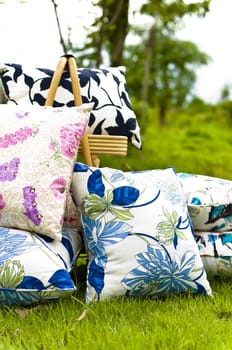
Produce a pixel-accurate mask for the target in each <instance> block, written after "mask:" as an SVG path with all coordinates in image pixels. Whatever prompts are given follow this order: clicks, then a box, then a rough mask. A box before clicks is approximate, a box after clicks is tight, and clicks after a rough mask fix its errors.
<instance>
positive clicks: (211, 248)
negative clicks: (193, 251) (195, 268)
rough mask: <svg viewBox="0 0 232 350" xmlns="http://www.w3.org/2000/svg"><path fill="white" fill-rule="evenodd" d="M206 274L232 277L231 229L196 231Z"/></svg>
mask: <svg viewBox="0 0 232 350" xmlns="http://www.w3.org/2000/svg"><path fill="white" fill-rule="evenodd" d="M195 236H196V241H197V244H198V248H199V251H200V255H201V259H202V261H203V264H204V267H205V270H206V272H207V276H208V277H210V278H212V277H215V276H218V277H230V278H231V277H232V231H230V232H229V231H225V232H217V233H216V232H199V231H197V232H196V235H195Z"/></svg>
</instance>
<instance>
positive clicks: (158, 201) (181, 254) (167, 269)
mask: <svg viewBox="0 0 232 350" xmlns="http://www.w3.org/2000/svg"><path fill="white" fill-rule="evenodd" d="M170 190H172V191H173V192H174V193H175V194H177V197H176V196H172V195H170ZM72 193H73V196H74V199H75V202H76V203H77V204H78V207H79V208H80V210H81V216H82V223H83V230H84V239H85V244H86V248H87V251H88V255H89V264H88V273H87V291H86V301H87V302H91V301H93V300H101V299H104V298H110V297H114V296H119V295H126V296H140V297H149V298H150V297H160V296H164V295H166V294H168V293H180V292H192V293H200V294H204V295H210V294H211V288H210V285H209V282H208V280H207V277H206V273H205V271H204V267H203V264H202V261H201V258H200V254H199V250H198V247H197V244H196V242H195V239H194V235H193V230H192V226H191V220H190V218H189V215H188V211H187V207H186V204H185V200H184V197H183V194H182V189H181V186H180V183H179V180H178V178H177V176H176V174H175V173H174V171H173V169H164V170H151V171H144V172H143V171H142V172H122V171H119V170H115V169H110V168H101V169H97V168H94V167H88V166H86V165H84V164H81V163H76V164H75V167H74V174H73V180H72Z"/></svg>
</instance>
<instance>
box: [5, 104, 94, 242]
mask: <svg viewBox="0 0 232 350" xmlns="http://www.w3.org/2000/svg"><path fill="white" fill-rule="evenodd" d="M90 110H91V105H89V104H88V105H82V106H80V107H71V108H66V107H62V108H53V107H40V106H32V105H31V106H29V107H28V106H27V107H25V106H24V107H21V106H14V105H11V106H10V105H0V226H4V227H14V228H19V229H23V230H29V231H35V232H37V233H42V234H43V235H47V236H50V237H51V238H54V239H58V240H59V239H61V229H62V224H63V221H64V211H65V204H66V197H67V194H68V193H69V189H70V182H71V176H72V170H73V164H74V162H75V159H76V155H77V152H78V146H79V142H80V140H81V137H82V135H83V133H84V131H85V129H86V127H87V124H88V119H89V114H90ZM54 143H55V144H56V147H55V149H54V147H51V145H54Z"/></svg>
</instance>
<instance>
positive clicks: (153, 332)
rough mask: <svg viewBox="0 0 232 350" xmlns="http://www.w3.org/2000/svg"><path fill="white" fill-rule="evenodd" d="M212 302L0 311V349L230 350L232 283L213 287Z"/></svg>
mask: <svg viewBox="0 0 232 350" xmlns="http://www.w3.org/2000/svg"><path fill="white" fill-rule="evenodd" d="M212 287H213V290H214V297H213V298H210V297H202V296H197V297H193V296H190V295H187V296H178V297H177V296H170V297H168V298H166V299H165V300H138V299H136V300H135V299H130V300H128V299H124V298H120V299H115V300H111V301H102V302H101V303H99V304H96V305H94V306H91V307H88V311H89V312H88V314H87V316H86V317H85V318H84V319H82V320H78V318H79V316H80V315H81V314H82V312H83V311H84V310H85V307H84V305H83V295H82V294H77V295H76V296H75V295H74V296H73V297H72V298H70V299H67V300H63V301H61V300H60V301H58V302H54V303H51V304H47V305H44V306H43V307H40V308H31V309H27V311H28V314H27V315H26V316H25V317H24V318H22V317H20V316H19V315H18V314H17V313H16V312H15V310H14V309H7V308H3V309H1V311H0V314H1V321H0V329H1V331H0V332H1V342H0V349H4V350H5V349H24V350H25V349H31V350H34V349H35V350H37V349H40V350H42V349H44V350H50V349H67V350H68V349H91V350H94V349H97V350H102V349H112V350H114V349H115V350H116V349H122V350H124V349H125V350H128V349H131V350H141V349H149V350H150V349H158V350H166V349H170V350H172V349H173V350H174V349H175V350H185V349H186V350H187V349H199V350H204V349H210V350H222V349H228V350H229V349H231V348H232V334H231V327H232V307H231V306H232V305H231V288H232V286H231V283H230V281H225V280H214V281H212Z"/></svg>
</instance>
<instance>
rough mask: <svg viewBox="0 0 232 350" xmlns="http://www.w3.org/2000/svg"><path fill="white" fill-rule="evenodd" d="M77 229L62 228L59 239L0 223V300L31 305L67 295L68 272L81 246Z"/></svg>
mask: <svg viewBox="0 0 232 350" xmlns="http://www.w3.org/2000/svg"><path fill="white" fill-rule="evenodd" d="M82 245H83V244H82V238H81V236H80V234H79V233H78V231H77V230H73V229H67V228H63V229H62V239H61V241H57V240H52V239H50V238H48V237H45V236H41V235H38V234H36V233H30V232H27V231H23V230H17V229H9V228H5V227H0V304H2V305H20V306H25V305H32V304H34V303H38V302H46V301H50V300H54V299H57V298H61V297H65V296H67V295H70V294H71V293H73V292H74V291H75V290H76V287H75V285H74V282H73V280H72V278H71V276H70V271H71V269H72V268H73V266H74V263H75V261H76V258H77V256H78V254H79V252H80V250H81V248H82Z"/></svg>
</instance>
